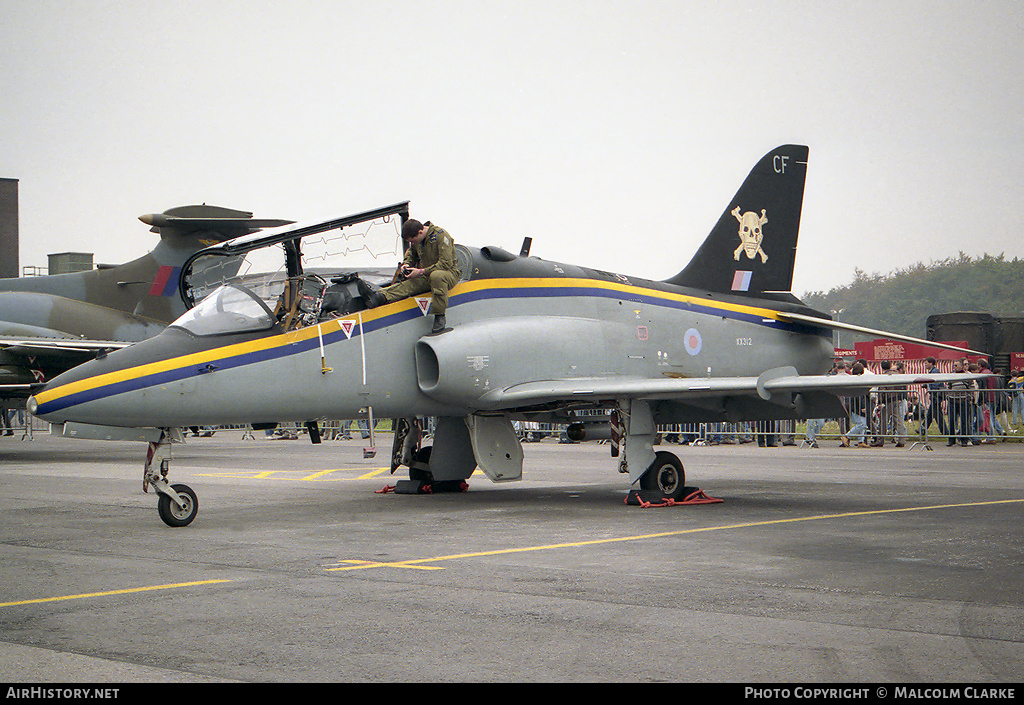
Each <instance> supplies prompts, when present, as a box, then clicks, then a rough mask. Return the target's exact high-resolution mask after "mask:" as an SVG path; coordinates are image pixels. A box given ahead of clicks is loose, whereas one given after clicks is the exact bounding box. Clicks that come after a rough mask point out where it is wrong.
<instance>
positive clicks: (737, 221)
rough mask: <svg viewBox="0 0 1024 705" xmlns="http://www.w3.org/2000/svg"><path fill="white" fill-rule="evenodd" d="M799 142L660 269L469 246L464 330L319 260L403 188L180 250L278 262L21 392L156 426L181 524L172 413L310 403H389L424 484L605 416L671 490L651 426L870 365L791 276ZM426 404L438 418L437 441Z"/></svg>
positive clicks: (799, 190) (680, 475)
mask: <svg viewBox="0 0 1024 705" xmlns="http://www.w3.org/2000/svg"><path fill="white" fill-rule="evenodd" d="M807 154H808V149H807V147H804V146H798V145H785V146H781V147H778V148H777V149H774V150H772V151H771V152H769V153H768V154H767V155H765V156H764V157H763V158H762V159H761V160H760V161H759V162H758V163H757V165H756V166H755V167H754V168H753V170H752V171H751V172H750V174H749V175H748V176H747V178H746V180H745V181H744V182H743V185H742V186H741V187H740V189H739V191H738V192H737V193H736V195H735V196H734V197H733V199H732V201H730V202H729V204H728V205H727V206H726V208H725V210H724V212H723V214H722V216H721V218H720V219H719V221H718V223H717V224H716V225H715V227H714V229H713V230H712V231H711V233H710V235H709V236H708V237H707V239H706V240H705V241H704V243H703V244H702V245H701V247H700V248H699V249H698V250H697V253H696V255H695V256H694V257H693V259H692V260H691V261H690V263H689V264H688V265H686V267H685V268H684V269H682V271H680V272H679V273H678V274H677V275H676V276H674V277H672V278H671V279H668V280H665V281H648V280H646V279H641V278H638V277H633V276H624V275H620V274H613V273H610V272H603V271H597V270H594V269H588V268H586V267H579V266H574V265H570V264H560V263H557V262H550V261H546V260H543V259H540V258H537V257H532V256H529V254H528V249H529V248H528V247H527V246H525V245H524V247H523V250H522V251H520V252H519V253H518V254H516V253H514V252H511V251H508V250H505V249H503V248H501V247H495V246H489V247H481V248H475V247H465V246H462V245H458V246H457V253H458V258H459V260H460V268H461V270H462V277H461V281H459V282H458V284H457V285H456V286H455V287H454V288H453V289H452V290H451V292H450V297H449V307H448V312H447V321H448V325H449V326H451V330H447V331H445V332H443V333H441V334H439V335H431V334H430V330H431V317H428V316H427V315H426V314H427V313H429V299H423V298H419V299H416V298H410V299H405V300H401V301H396V302H393V303H390V304H386V305H383V306H379V307H375V308H367V306H366V301H364V300H363V294H361V292H365V291H367V290H368V288H367V287H366V286H365V283H364V281H363V279H364V278H366V277H368V276H369V275H367V274H365V273H359V272H355V273H354V272H351V271H345V270H343V269H334V270H332V269H331V268H330V267H327V268H325V267H323V266H319V267H317V266H315V265H318V264H323V262H324V261H326V260H318V261H317V262H310V261H309V259H310V258H309V257H308V252H309V250H310V248H311V247H312V245H313V244H314V243H319V244H320V245H323V243H324V242H327V241H328V239H329V238H330V237H332V234H335V235H337V234H348V235H350V236H351V237H350V238H349V240H347V241H346V242H349V243H350V244H348V245H345V246H343V247H342V246H340V245H336V246H334V250H335V251H337V250H339V249H358V248H359V247H362V246H363V243H364V241H365V240H368V239H370V236H371V233H372V232H373V231H374V229H377V230H378V231H379V229H380V228H384V229H385V230H386V229H387V228H388V227H391V228H392V230H391V231H390V232H391V233H392V238H394V232H396V230H395V229H396V228H399V229H400V227H401V223H403V222H404V221H405V220H406V219H408V217H409V213H408V203H398V204H395V205H393V206H389V207H385V208H381V209H378V210H374V211H368V212H365V213H359V214H356V215H353V216H349V217H347V218H341V219H338V220H333V221H328V222H325V223H319V224H316V225H311V226H288V227H284V228H277V229H275V230H268V231H266V232H262V233H256V234H253V235H248V236H244V237H240V238H235V239H233V240H230V241H228V242H224V243H221V244H218V245H214V246H212V247H209V248H207V249H205V250H202V251H201V252H199V253H197V254H196V255H195V256H193V258H192V259H191V260H190V262H189V263H188V264H186V266H185V267H184V269H183V272H182V284H183V285H182V287H181V288H182V291H183V293H184V295H185V296H186V298H188V297H189V296H191V295H193V294H192V293H191V292H190V286H189V282H190V279H189V278H190V276H191V274H190V269H191V268H192V267H193V266H194V265H195V264H196V263H197V262H202V261H207V260H209V259H211V258H212V259H216V258H218V257H231V256H237V255H238V254H239V253H249V254H253V253H256V252H257V251H260V250H266V248H271V249H273V250H275V251H278V252H280V253H281V254H282V255H283V259H284V262H285V265H284V267H285V269H286V272H283V273H282V275H280V276H279V277H278V278H277V279H276V280H275V279H273V278H271V279H269V280H264V281H262V282H260V283H259V284H258V285H255V286H253V285H250V284H251V282H246V281H245V280H232V281H226V282H225V283H224V284H223V286H221V287H220V288H218V289H216V290H215V291H213V292H212V293H211V294H209V296H207V297H206V298H204V299H202V300H201V301H199V303H198V304H196V305H195V307H194V308H193V309H191V310H189V311H188V312H187V313H186V314H185V315H183V316H182V317H181V318H179V319H178V320H177V321H175V323H174V324H172V325H171V326H170V327H168V328H167V329H166V330H165V331H164V332H162V333H161V334H160V335H158V336H156V337H155V338H152V339H150V340H147V341H144V342H140V343H137V344H135V345H132V346H131V347H128V348H126V349H124V350H120V351H117V352H115V353H112V354H110V355H107V356H106V357H105V358H103V359H98V360H93V361H90V362H88V363H86V364H84V365H81V366H80V367H77V368H75V369H74V370H71V371H70V372H67V373H65V374H63V375H61V376H60V377H58V378H57V379H55V380H53V381H52V382H51V383H49V384H48V385H47V386H46V388H45V389H44V390H43V391H41V392H39V393H38V394H36V396H35V397H34V398H33V399H32V401H31V403H30V409H31V410H32V411H33V413H35V414H36V415H37V416H40V417H41V418H43V419H46V420H49V421H51V422H53V423H55V424H64V425H65V427H66V428H67V427H71V426H74V427H75V429H76V433H77V434H78V435H86V433H87V432H86V431H85V430H84V429H87V428H90V427H92V428H96V429H99V430H98V431H97V434H96V435H97V436H103V435H104V434H107V435H110V434H111V433H113V432H115V431H116V428H115V427H141V428H143V429H144V431H143V432H142V434H143V435H146V434H148V439H149V441H150V443H151V446H150V452H149V459H148V461H147V465H146V470H145V472H146V477H147V480H148V482H149V483H151V484H152V485H153V486H154V487H155V488H156V489H157V491H158V492H159V503H158V507H159V509H160V515H161V518H162V519H163V520H164V521H165V522H166V523H168V524H171V525H185V524H188V523H189V522H191V521H192V519H193V518H194V517H195V515H196V511H197V509H198V500H197V498H196V495H195V493H194V491H193V490H192V489H191V488H189V487H187V486H186V485H182V484H175V485H171V484H170V483H169V482H168V480H167V461H168V458H169V457H170V452H169V451H170V441H171V439H172V438H173V436H174V429H176V428H180V427H184V426H192V425H206V424H231V423H241V424H244V423H253V424H254V425H260V424H266V425H270V424H273V423H275V422H282V421H295V420H301V421H305V422H307V426H308V427H309V428H310V431H311V436H312V437H313V438H314V439H316V438H317V434H316V431H317V425H316V423H317V422H318V421H319V420H325V419H353V418H360V417H362V416H364V415H366V414H368V413H372V414H373V415H374V416H375V417H377V418H394V419H397V420H398V423H397V425H396V427H397V429H398V430H397V431H396V434H395V447H394V449H393V455H392V470H394V469H395V468H396V467H398V466H407V467H408V468H409V473H410V480H408V481H404V482H405V483H406V484H409V483H411V484H412V485H413V486H414V487H420V486H422V485H424V484H432V485H433V486H435V487H444V486H446V485H449V486H450V485H452V484H458V483H461V482H462V481H464V480H466V479H467V478H469V476H470V475H471V474H472V473H473V472H474V470H475V469H476V468H477V467H479V468H480V469H481V471H482V472H483V473H485V474H486V475H487V476H488V477H489V478H490V479H491V480H493V481H495V482H505V481H510V480H517V479H520V477H521V476H522V469H523V450H522V447H521V445H520V442H519V439H518V437H517V434H516V431H515V429H514V427H513V421H514V420H539V421H553V422H563V423H564V422H567V421H570V420H574V419H575V420H576V421H580V420H596V419H601V420H603V422H604V423H605V424H607V425H606V428H607V429H608V431H607V434H606V435H611V436H613V437H614V438H615V440H616V443H614V444H612V446H611V447H612V449H613V450H612V453H613V455H616V454H617V457H618V461H617V462H616V468H617V469H618V470H619V471H620V472H622V473H624V474H627V475H628V478H629V482H630V483H631V484H632V483H639V485H640V486H641V487H642V488H644V489H646V490H653V491H658V492H661V493H662V494H663V495H664V496H665V497H669V498H673V499H678V498H679V493H680V492H682V491H683V487H684V471H683V466H682V464H681V463H680V461H679V459H678V458H677V457H676V456H675V455H674V454H672V453H670V452H666V451H657V452H656V451H655V450H654V446H653V444H654V441H655V436H656V432H657V428H658V426H659V425H662V424H677V423H690V422H704V421H708V422H711V421H725V422H736V421H743V420H760V419H797V418H830V417H837V416H840V415H842V414H844V413H845V412H844V409H843V407H842V405H841V403H840V401H839V398H838V396H837V395H839V394H842V393H850V392H851V391H853V390H858V389H860V390H863V389H865V388H867V387H870V386H874V385H877V384H878V382H879V380H878V378H877V377H876V378H873V379H871V380H866V379H864V378H863V377H852V376H845V375H843V376H828V375H826V374H825V372H826V371H827V370H829V368H830V367H831V364H832V361H833V345H832V329H833V328H835V327H842V328H844V329H851V328H854V329H855V327H852V326H849V325H847V324H839V323H838V322H834V321H832V320H831V319H830V317H829V316H828V315H827V314H824V313H821V312H819V311H815V310H812V309H810V308H808V307H807V306H805V305H804V304H803V303H802V302H801V301H800V300H799V299H797V298H796V297H795V296H793V294H792V293H791V292H790V288H791V284H792V278H793V264H794V259H795V255H796V244H797V232H798V229H799V225H800V212H801V208H802V203H803V191H804V179H805V175H806V171H807ZM351 243H355V244H354V245H353V244H351ZM357 246H358V247H357ZM327 249H328V250H330V249H331V247H328V248H327ZM322 250H323V247H321V248H320V250H318V251H322ZM304 251H306V252H305V255H306V256H304ZM314 270H315V271H314ZM890 335H891V334H890ZM894 337H898V338H903V336H894ZM905 339H906V338H905ZM940 377H941V376H930V377H925V376H921V375H902V376H892V377H888V378H886V381H887V382H888V383H890V384H901V383H902V384H907V383H922V382H925V381H928V380H936V381H940ZM423 417H434V418H435V419H436V423H435V430H434V434H433V445H432V446H431V447H427V448H424V447H420V435H419V433H418V432H417V429H418V424H417V419H421V418H423ZM130 433H135V432H134V431H132V432H129V435H130ZM126 437H127V436H126Z"/></svg>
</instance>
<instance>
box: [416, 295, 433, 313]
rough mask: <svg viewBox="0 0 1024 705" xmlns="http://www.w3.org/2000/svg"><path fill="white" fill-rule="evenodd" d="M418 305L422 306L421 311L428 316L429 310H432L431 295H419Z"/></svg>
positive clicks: (417, 298)
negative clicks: (425, 296)
mask: <svg viewBox="0 0 1024 705" xmlns="http://www.w3.org/2000/svg"><path fill="white" fill-rule="evenodd" d="M416 305H417V306H419V307H420V311H422V312H423V315H424V316H426V315H427V312H428V311H429V310H430V297H427V298H422V297H419V296H417V297H416Z"/></svg>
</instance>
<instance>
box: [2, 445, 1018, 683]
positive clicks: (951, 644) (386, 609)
mask: <svg viewBox="0 0 1024 705" xmlns="http://www.w3.org/2000/svg"><path fill="white" fill-rule="evenodd" d="M241 435H242V434H241V432H240V431H220V432H218V433H217V434H216V435H215V436H214V437H213V438H200V439H193V438H190V439H188V442H187V443H186V444H185V445H181V446H176V447H175V458H174V463H173V466H172V470H171V479H172V482H184V483H187V484H189V485H190V486H191V487H192V488H193V489H194V490H195V491H196V492H197V494H198V496H199V505H200V506H199V514H198V517H197V518H196V520H195V522H194V523H193V524H192V525H191V526H189V527H186V528H180V529H172V528H170V527H168V526H165V525H164V524H163V523H162V522H161V521H160V519H159V517H158V516H157V512H156V497H155V496H154V495H153V494H152V493H150V494H143V493H142V488H141V468H142V463H143V458H144V454H145V448H144V446H143V445H142V444H139V443H117V442H103V441H80V440H72V439H63V438H55V437H50V436H49V435H46V434H37V435H36V437H35V440H33V441H22V440H19V439H17V438H12V437H2V438H0V557H2V565H3V570H2V571H0V674H2V679H3V680H4V681H5V682H14V683H40V682H58V683H80V682H90V683H116V682H120V683H137V682H146V683H148V682H321V681H346V682H354V681H385V682H386V681H398V682H435V681H470V682H476V681H484V682H494V681H509V682H536V681H607V682H658V681H668V682H694V681H697V682H743V683H748V682H756V683H766V682H797V683H824V682H839V681H842V682H862V683H877V682H882V683H906V682H916V683H920V682H925V683H939V682H941V683H950V682H954V683H989V682H1002V683H1014V682H1019V681H1021V679H1022V678H1024V588H1022V583H1021V574H1022V568H1024V545H1022V541H1021V538H1022V532H1024V529H1022V520H1024V445H1019V444H1016V443H1005V444H1002V443H1000V444H995V445H983V446H977V447H968V448H961V447H954V448H946V447H945V445H944V444H941V443H940V444H935V445H934V446H933V448H934V450H932V451H927V450H920V449H914V450H910V449H909V448H894V447H891V446H888V447H885V448H881V449H875V448H872V449H857V448H850V449H844V448H839V447H838V443H836V442H835V441H826V442H824V443H822V447H821V448H818V449H809V448H795V447H779V448H757V447H756V446H752V445H744V446H716V447H681V446H674V445H663V446H661V449H662V450H671V451H673V452H676V453H677V454H678V455H679V456H680V458H681V459H682V461H683V463H684V465H685V466H686V468H687V473H688V477H687V484H688V485H692V486H696V487H700V488H701V489H703V490H704V491H705V492H706V493H707V494H708V495H710V496H712V497H716V498H720V499H722V500H724V501H723V502H722V503H719V504H706V505H699V506H677V507H665V508H653V507H652V508H646V509H645V508H640V507H633V506H627V505H626V504H624V499H625V496H626V493H627V490H628V487H627V483H626V479H625V476H622V475H619V474H618V473H617V472H616V467H617V461H615V460H613V459H611V458H610V457H609V453H608V447H607V446H603V445H598V444H597V443H594V442H589V443H585V444H580V445H559V444H557V443H556V442H555V441H553V440H547V441H544V442H541V443H536V444H527V445H526V446H525V450H526V468H525V471H524V478H525V479H524V480H523V481H521V482H514V483H508V484H503V485H494V484H492V483H491V482H490V481H489V480H487V479H486V478H484V477H483V476H480V475H476V476H474V477H473V478H472V479H471V480H470V490H469V491H468V492H466V493H462V494H447V495H435V496H408V495H395V494H391V493H378V492H377V490H380V489H381V488H383V487H384V486H385V485H388V484H394V481H395V480H396V479H403V478H400V477H397V476H396V477H392V476H390V475H389V474H388V472H387V470H386V468H385V466H386V465H387V462H388V455H389V451H390V442H391V437H390V435H386V434H385V435H378V448H379V452H378V453H377V456H376V457H375V458H369V459H364V458H363V452H362V448H363V445H364V442H363V441H360V440H358V439H356V440H352V441H325V442H324V443H323V444H321V445H316V446H315V445H312V444H310V443H309V442H308V440H305V439H304V438H303V439H300V440H298V441H269V440H265V439H263V438H262V437H260V436H259V434H257V439H256V440H243V439H242V438H241Z"/></svg>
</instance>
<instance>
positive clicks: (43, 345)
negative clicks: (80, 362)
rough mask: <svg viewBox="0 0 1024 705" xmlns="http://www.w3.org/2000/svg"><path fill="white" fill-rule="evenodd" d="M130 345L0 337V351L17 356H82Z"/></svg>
mask: <svg viewBox="0 0 1024 705" xmlns="http://www.w3.org/2000/svg"><path fill="white" fill-rule="evenodd" d="M129 345H131V343H126V342H122V341H116V340H84V339H81V338H58V337H45V336H0V349H3V350H5V351H6V352H9V353H14V354H17V355H57V356H62V357H67V356H73V355H82V354H85V353H90V352H99V351H102V350H118V349H120V348H125V347H128V346H129Z"/></svg>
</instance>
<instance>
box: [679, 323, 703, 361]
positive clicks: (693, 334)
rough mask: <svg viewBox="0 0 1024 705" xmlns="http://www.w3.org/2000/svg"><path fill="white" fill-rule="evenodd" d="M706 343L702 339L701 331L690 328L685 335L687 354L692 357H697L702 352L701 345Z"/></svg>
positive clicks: (684, 343) (684, 342)
mask: <svg viewBox="0 0 1024 705" xmlns="http://www.w3.org/2000/svg"><path fill="white" fill-rule="evenodd" d="M703 344H704V341H703V340H702V339H701V337H700V331H698V330H697V329H696V328H690V329H689V330H687V331H686V333H685V334H684V335H683V345H684V346H685V347H686V352H688V353H690V354H691V355H696V354H697V353H699V352H700V348H701V345H703Z"/></svg>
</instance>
